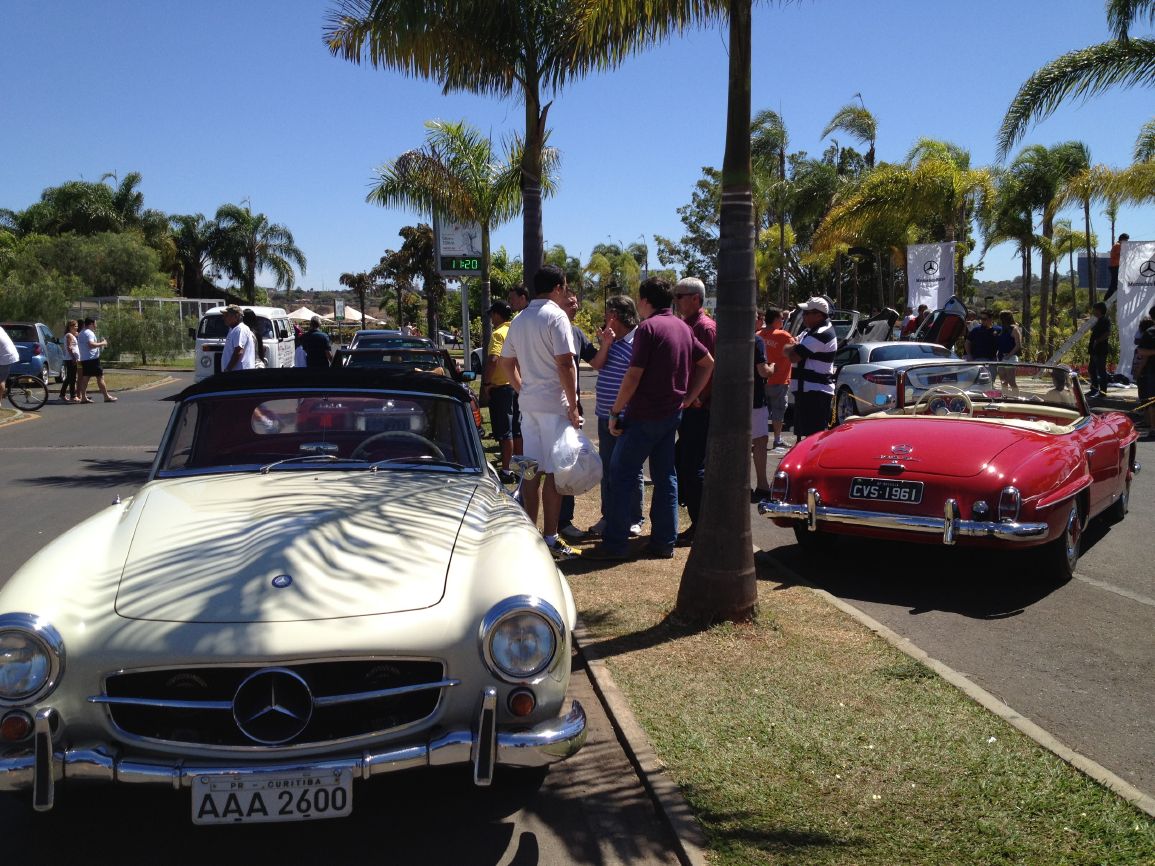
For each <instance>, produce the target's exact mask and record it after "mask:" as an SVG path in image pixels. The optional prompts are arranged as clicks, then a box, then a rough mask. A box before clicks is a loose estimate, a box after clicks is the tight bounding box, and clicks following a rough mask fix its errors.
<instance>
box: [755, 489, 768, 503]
mask: <svg viewBox="0 0 1155 866" xmlns="http://www.w3.org/2000/svg"><path fill="white" fill-rule="evenodd" d="M769 498H770V491H769V490H764V489H762V488H761V487H756V488H754V489H753V490H751V491H750V503H751V504H752V505H757V504H758V503H759V502H761V501H762V500H763V499H769Z"/></svg>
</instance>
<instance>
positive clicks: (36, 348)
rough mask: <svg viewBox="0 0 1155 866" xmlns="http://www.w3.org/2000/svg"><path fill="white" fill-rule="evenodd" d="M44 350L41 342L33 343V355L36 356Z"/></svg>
mask: <svg viewBox="0 0 1155 866" xmlns="http://www.w3.org/2000/svg"><path fill="white" fill-rule="evenodd" d="M43 351H44V350H43V349H41V348H40V344H39V343H33V344H32V357H34V358H35V357H36V356H37V355H39V354H41V353H42V352H43Z"/></svg>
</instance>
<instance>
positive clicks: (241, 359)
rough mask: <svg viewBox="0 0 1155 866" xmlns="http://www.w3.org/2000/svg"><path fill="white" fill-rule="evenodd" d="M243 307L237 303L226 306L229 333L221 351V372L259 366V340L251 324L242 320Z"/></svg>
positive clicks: (250, 368)
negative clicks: (255, 336)
mask: <svg viewBox="0 0 1155 866" xmlns="http://www.w3.org/2000/svg"><path fill="white" fill-rule="evenodd" d="M241 315H242V312H241V308H240V307H238V306H237V305H236V304H229V305H228V306H227V307H225V324H226V325H228V326H229V335H228V336H227V337H225V348H224V350H223V351H222V352H221V372H222V373H227V372H229V371H230V370H252V369H253V368H254V367H256V366H257V348H256V347H257V341H256V340H255V339H254V337H253V332H252V331H250V330H249V326H248V325H246V324H245V323H244V322H242V321H241Z"/></svg>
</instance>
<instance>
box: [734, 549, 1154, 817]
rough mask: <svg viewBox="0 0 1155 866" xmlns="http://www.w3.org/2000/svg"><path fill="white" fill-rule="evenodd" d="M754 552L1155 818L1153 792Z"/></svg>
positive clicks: (768, 557) (795, 581)
mask: <svg viewBox="0 0 1155 866" xmlns="http://www.w3.org/2000/svg"><path fill="white" fill-rule="evenodd" d="M754 552H755V554H759V553H760V554H761V555H762V556H764V557H766V559H768V560H770V561H771V562H772V563H773V564H774V566H775V567H776V568H777V569H778V571H779V572H780V573H782V574H785V575H788V576H789V578H790V580H791V581H792V582H794V583H797V584H798V585H799V586H802V587H805V588H806V589H808V590H810V591H811V592H813V593H814V594H815V595H818V596H821V597H822V598H824V599H825V600H826V601H828V602H829V603H830V604H832V605H833V606H834V607H836V608H838V609H839V610H840V611H842V612H843V613H845V614H846V615H847V616H849V617H851V618H852V619H854V620H856V621H858V622H860V623H862V625H864V626H866V627H867V628H868V629H870V630H871V631H872V632H874V633H875V634H877V635H878V636H879V637H881V638H882V639H883V640H885V641H886V642H887V643H889V644H890V645H891V646H893V647H894V648H895V649H897V650H898V651H899V652H902V653H905V654H906V655H908V656H910V657H911V658H913V659H915V660H917V661H920V662H922V663H923V664H924V665H926V666H927V667H928V668H930V669H931V670H933V671H934V672H935V673H936V674H938V675H939V676H940V677H942V678H943V679H944V680H946V681H947V682H948V683H950V684H951V685H952V686H954V687H955V688H957V689H958V690H959V691H961V692H962V693H963V694H965V695H966V696H967V697H968V698H970V699H971V700H973V701H974V702H975V703H977V704H979V705H980V706H982V707H983V708H984V709H986V710H988V711H989V712H991V713H993V714H994V715H996V716H998V717H999V718H1000V719H1002V720H1003V721H1004V722H1006V723H1007V724H1009V725H1010V726H1011V727H1013V728H1015V729H1016V730H1018V731H1020V732H1021V733H1023V734H1025V735H1026V736H1028V737H1030V738H1031V739H1032V740H1034V741H1035V742H1036V743H1038V744H1039V745H1040V746H1042V747H1043V748H1044V749H1046V750H1047V751H1048V752H1051V753H1052V754H1053V755H1055V756H1056V757H1058V758H1060V759H1062V760H1064V761H1066V762H1067V763H1068V764H1070V765H1071V766H1072V767H1074V768H1075V769H1077V770H1079V771H1080V772H1082V773H1083V774H1084V775H1087V776H1089V777H1090V778H1091V779H1093V780H1094V781H1096V782H1098V783H1099V784H1100V785H1102V786H1103V787H1105V788H1109V789H1110V790H1111V791H1113V792H1115V793H1116V794H1118V795H1119V796H1120V797H1122V798H1123V799H1124V800H1126V801H1127V802H1128V803H1130V804H1131V805H1133V806H1135V807H1136V808H1137V809H1140V810H1142V811H1143V812H1146V813H1147V814H1148V815H1150V816H1152V817H1153V818H1155V797H1152V796H1151V795H1150V794H1147V793H1145V792H1143V791H1141V790H1139V789H1138V788H1136V787H1135V786H1134V785H1132V784H1131V783H1130V782H1128V781H1126V780H1125V779H1121V778H1120V777H1119V776H1117V775H1115V774H1114V773H1112V772H1111V771H1110V770H1108V769H1107V768H1106V767H1104V766H1103V765H1102V764H1098V763H1096V762H1095V761H1092V760H1091V759H1090V758H1088V757H1087V756H1086V755H1084V754H1082V753H1080V752H1076V751H1075V750H1074V749H1072V748H1071V747H1069V746H1068V745H1066V744H1065V743H1063V742H1061V741H1060V740H1059V739H1057V738H1056V737H1054V736H1053V735H1051V734H1050V733H1048V732H1047V731H1045V730H1043V729H1042V728H1041V727H1039V726H1038V725H1036V724H1035V723H1034V722H1032V721H1031V720H1030V719H1028V718H1026V717H1025V716H1023V715H1021V714H1020V713H1018V712H1016V711H1015V710H1014V708H1012V707H1010V706H1008V705H1007V704H1006V703H1005V702H1003V701H1001V700H999V699H998V698H997V697H995V696H994V695H992V694H991V693H990V692H988V691H987V690H986V689H984V688H982V687H981V686H979V685H977V684H976V683H974V682H973V681H971V680H969V679H967V678H966V677H965V676H964V675H963V674H961V673H959V672H958V671H956V670H955V669H954V668H952V667H949V666H948V665H946V664H944V663H943V662H941V661H939V660H938V659H936V658H932V657H931V656H929V655H927V653H926V652H925V651H924V650H922V649H920V648H919V647H918V646H916V645H915V644H914V643H912V642H911V641H910V640H908V639H907V638H904V637H902V636H901V635H899V634H897V633H896V632H894V631H891V630H890V629H889V628H887V627H886V626H885V625H883V624H882V623H880V622H878V620H876V619H874V618H873V617H871V616H870V615H868V614H866V613H864V612H863V611H861V610H859V609H858V608H856V607H854V605H852V604H849V603H847V602H845V601H843V600H842V599H840V598H838V597H837V596H835V595H832V594H831V593H829V592H827V591H826V590H824V589H821V588H819V587H817V586H815V585H814V584H812V583H810V582H809V581H808V580H806V579H805V578H804V577H802V576H801V575H800V574H798V573H797V572H795V571H794V570H793V569H791V568H789V567H788V566H786V565H783V564H782V563H781V562H780V561H779V560H777V559H775V558H774V556H773V555H772V554H771V553H769V552H768V551H765V550H760V549H758V548H755V550H754Z"/></svg>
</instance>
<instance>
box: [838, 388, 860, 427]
mask: <svg viewBox="0 0 1155 866" xmlns="http://www.w3.org/2000/svg"><path fill="white" fill-rule="evenodd" d="M857 414H858V401H857V400H855V399H854V394H853V393H851V391H850V389H849V388H839V389H838V396H837V397H835V398H834V423H835V424H842V423H843V422H844V421H846V419H847V418H851V417H853V416H855V415H857Z"/></svg>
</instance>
